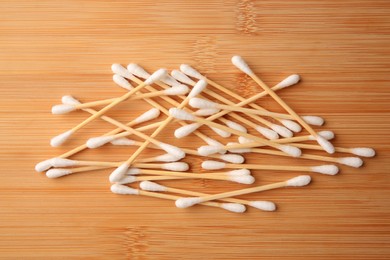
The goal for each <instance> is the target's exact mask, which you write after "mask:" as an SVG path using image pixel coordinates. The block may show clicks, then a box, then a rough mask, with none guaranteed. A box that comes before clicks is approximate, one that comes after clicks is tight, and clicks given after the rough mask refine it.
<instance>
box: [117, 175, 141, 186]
mask: <svg viewBox="0 0 390 260" xmlns="http://www.w3.org/2000/svg"><path fill="white" fill-rule="evenodd" d="M136 180H137V178H136V177H134V176H124V177H123V178H122V179H120V180H119V181H117V182H116V183H117V184H129V183H133V182H135V181H136Z"/></svg>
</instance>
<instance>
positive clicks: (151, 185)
mask: <svg viewBox="0 0 390 260" xmlns="http://www.w3.org/2000/svg"><path fill="white" fill-rule="evenodd" d="M139 187H140V188H141V189H142V190H147V191H158V192H159V191H167V187H165V186H163V185H160V184H157V183H155V182H151V181H142V182H141V183H140V184H139Z"/></svg>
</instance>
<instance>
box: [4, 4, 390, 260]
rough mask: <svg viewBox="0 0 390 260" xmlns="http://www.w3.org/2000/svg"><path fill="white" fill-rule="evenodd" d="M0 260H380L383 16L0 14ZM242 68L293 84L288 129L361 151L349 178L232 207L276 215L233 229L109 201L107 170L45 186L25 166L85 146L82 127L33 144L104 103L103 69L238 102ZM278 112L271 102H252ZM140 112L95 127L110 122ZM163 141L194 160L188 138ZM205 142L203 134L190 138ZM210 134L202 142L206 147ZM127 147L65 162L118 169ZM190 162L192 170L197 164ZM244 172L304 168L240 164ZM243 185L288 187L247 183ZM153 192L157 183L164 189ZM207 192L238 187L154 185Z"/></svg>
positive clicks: (247, 87)
mask: <svg viewBox="0 0 390 260" xmlns="http://www.w3.org/2000/svg"><path fill="white" fill-rule="evenodd" d="M0 10H1V16H0V57H1V58H0V78H1V83H0V84H1V85H0V87H1V95H0V101H1V102H0V106H1V109H0V126H1V127H0V147H1V148H0V149H1V150H0V152H1V157H0V158H1V159H0V162H1V171H2V172H1V175H0V257H1V258H3V259H29V258H36V259H56V258H75V259H94V258H98V259H100V258H102V259H196V258H198V259H257V258H258V259H270V258H275V259H281V258H285V259H354V260H355V259H388V258H389V257H390V225H389V220H390V215H389V214H390V207H389V206H390V200H389V199H390V191H389V184H390V178H389V175H388V174H389V172H390V156H389V154H388V153H389V152H390V139H389V138H390V134H389V133H390V124H389V120H390V106H389V102H390V85H389V75H390V66H389V65H390V64H389V62H390V50H389V46H390V16H389V13H390V2H389V1H386V0H384V1H359V0H356V1H251V0H237V1H231V0H227V1H222V0H208V1H194V2H193V3H191V2H190V1H174V0H171V1H160V2H157V1H38V0H36V1H1V2H0ZM234 54H240V55H241V56H243V57H244V58H245V59H246V60H247V61H248V62H249V63H250V65H251V66H252V67H253V69H254V71H256V72H257V73H258V74H259V75H260V76H261V78H262V79H263V80H264V81H265V82H267V83H269V84H270V85H272V84H275V83H277V82H278V81H280V80H282V79H283V78H284V77H286V76H287V75H289V74H291V73H299V74H300V75H301V76H302V79H303V80H302V82H301V83H300V84H299V85H296V86H294V87H291V88H290V89H286V90H283V91H280V96H281V97H282V98H283V99H284V100H286V101H287V102H288V103H289V104H290V105H291V106H292V107H293V108H294V109H295V110H296V111H297V112H299V113H300V114H311V115H319V116H323V117H324V118H325V119H326V125H325V126H324V127H322V128H318V129H331V130H333V131H335V133H336V134H337V138H336V139H335V141H334V144H335V145H337V146H343V147H358V146H362V147H366V146H367V147H374V148H375V149H376V151H377V153H378V154H377V156H376V157H375V158H374V159H365V165H364V167H362V168H360V169H352V168H349V167H345V166H344V167H341V170H342V172H341V174H339V175H337V176H333V177H332V176H324V175H320V174H312V177H313V183H312V184H311V185H310V186H308V187H307V188H299V189H291V188H290V189H281V190H274V191H270V192H265V193H259V194H251V195H247V196H243V198H246V199H266V200H270V201H274V202H275V203H277V205H278V210H277V211H276V212H261V211H258V210H255V209H249V210H248V212H247V213H245V214H233V213H228V212H225V211H223V210H219V209H215V208H208V207H202V206H197V207H193V208H190V209H186V210H183V209H177V208H175V207H174V205H173V203H172V202H171V201H162V200H157V199H152V198H145V197H131V196H119V195H115V194H112V193H111V192H110V190H109V186H110V185H109V183H108V180H107V177H108V174H109V172H110V171H96V172H90V173H84V174H75V175H74V176H68V177H64V178H61V179H48V178H46V177H45V175H44V174H39V173H36V172H35V171H34V165H35V164H36V163H37V162H39V161H41V160H44V159H47V158H50V157H53V156H56V155H59V154H61V153H62V152H65V151H67V150H69V149H70V148H72V147H74V146H75V145H77V144H81V143H83V142H84V141H85V140H86V138H87V137H91V136H96V135H100V134H102V133H104V132H106V131H107V130H109V129H112V127H111V126H110V125H108V124H107V123H104V122H100V121H96V122H93V123H91V124H90V125H88V126H87V127H86V128H85V129H83V130H82V131H80V132H79V133H78V134H76V135H74V138H73V139H72V140H71V141H70V142H68V143H67V144H66V145H65V146H63V147H61V148H51V147H50V146H49V144H48V143H49V139H50V138H51V137H52V136H54V135H57V134H59V133H61V132H62V131H65V130H66V129H68V128H70V127H71V126H73V125H75V124H76V123H77V122H80V120H82V119H84V118H85V117H86V114H85V113H83V112H77V113H72V114H69V115H63V116H53V115H51V114H50V108H51V106H52V105H53V104H57V103H59V102H60V97H61V96H62V95H65V94H72V95H74V96H76V97H78V98H80V99H81V100H82V101H92V100H96V99H102V98H109V97H115V96H118V95H120V94H122V93H124V91H123V90H122V89H120V88H118V87H117V86H115V84H114V83H112V80H111V77H112V72H111V70H110V66H111V64H112V63H115V62H116V63H122V64H125V65H126V64H128V63H130V62H136V63H139V64H141V65H142V66H144V67H145V68H147V69H148V70H150V71H153V70H155V69H157V68H160V67H166V68H168V69H174V68H178V66H179V65H180V64H181V63H189V64H192V65H194V66H195V67H196V68H197V69H199V70H200V71H202V72H203V73H205V74H207V75H208V76H209V77H210V78H212V79H214V80H216V81H218V82H220V83H221V84H224V85H226V86H228V87H230V88H233V89H235V90H237V91H240V93H241V94H242V95H244V96H246V97H248V96H250V95H251V94H253V93H256V92H258V91H259V88H258V87H257V86H256V85H255V84H254V83H253V82H252V81H251V80H250V79H249V78H248V77H244V76H243V75H242V74H241V73H239V72H238V71H237V69H235V68H234V67H233V66H232V65H231V63H230V58H231V56H232V55H234ZM259 104H262V105H264V106H266V107H269V108H271V109H272V110H273V111H282V110H281V109H280V107H279V106H278V105H277V104H275V103H274V102H273V101H272V100H271V99H269V98H265V99H263V100H262V101H260V102H259ZM148 108H150V106H149V105H147V104H145V103H144V102H137V103H131V102H129V103H127V104H126V105H125V104H124V105H121V106H118V108H116V109H114V110H113V111H111V112H110V113H109V114H110V115H112V116H114V117H115V118H117V119H119V120H121V121H122V122H126V121H129V120H130V118H132V117H134V116H135V115H137V114H139V113H141V112H142V111H144V110H146V109H148ZM176 127H177V125H171V127H170V129H168V130H167V131H164V133H162V135H161V136H163V138H164V140H165V141H167V142H172V143H176V144H177V145H181V146H187V147H196V146H199V145H201V144H202V142H201V141H200V140H199V139H197V138H196V137H194V136H192V137H188V138H185V139H182V140H175V139H174V138H173V136H172V130H173V129H174V128H176ZM205 131H206V132H209V131H207V130H205ZM209 133H211V132H209ZM131 151H133V148H126V147H125V148H117V147H113V146H106V147H104V148H101V149H97V150H93V151H87V152H85V153H82V154H80V155H77V156H76V157H74V158H83V159H90V160H106V161H118V160H124V159H126V158H127V157H128V155H129V153H131ZM194 158H195V157H191V159H188V161H189V160H190V161H191V164H192V167H193V170H194V171H196V170H198V169H199V163H200V162H201V160H200V159H199V158H195V159H194ZM247 162H250V163H255V162H257V163H274V164H286V165H315V164H318V162H314V161H307V160H297V159H293V158H279V157H275V156H254V155H250V156H247ZM254 174H255V176H256V177H257V182H256V184H258V185H261V184H265V183H270V182H274V181H281V180H285V179H288V178H290V177H293V176H295V175H297V174H299V173H293V172H291V173H281V172H273V171H269V172H266V171H257V172H255V173H254ZM167 183H168V182H167ZM170 184H172V186H175V187H185V188H188V189H192V190H197V191H202V192H210V193H216V192H221V191H227V190H233V189H238V188H243V187H244V185H238V184H230V183H226V182H217V181H199V180H194V181H187V182H173V183H172V182H170Z"/></svg>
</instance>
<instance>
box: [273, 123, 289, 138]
mask: <svg viewBox="0 0 390 260" xmlns="http://www.w3.org/2000/svg"><path fill="white" fill-rule="evenodd" d="M271 129H272V130H274V131H275V132H277V133H278V134H279V135H281V136H283V137H287V138H290V137H292V136H293V133H292V132H291V131H290V130H288V129H287V128H286V127H284V126H281V125H276V124H272V125H271Z"/></svg>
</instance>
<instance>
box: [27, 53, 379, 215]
mask: <svg viewBox="0 0 390 260" xmlns="http://www.w3.org/2000/svg"><path fill="white" fill-rule="evenodd" d="M232 63H233V65H234V66H236V67H237V68H238V69H239V70H241V71H242V72H243V73H245V74H246V75H248V76H249V77H250V78H251V79H253V80H254V82H255V83H256V84H257V85H258V86H259V87H260V88H261V89H262V90H263V91H262V92H260V93H257V94H256V95H253V96H252V97H249V98H247V97H242V96H240V95H239V94H237V93H235V92H234V91H232V90H230V89H229V88H226V87H224V86H222V85H220V84H218V83H216V82H214V81H212V80H211V79H209V78H206V77H205V76H203V75H202V74H200V73H199V72H198V71H197V70H195V69H194V68H192V67H191V66H189V65H185V64H183V65H181V66H180V71H179V70H173V71H172V73H171V75H168V74H167V71H166V70H165V69H159V70H157V71H156V72H154V73H153V74H149V73H148V72H146V71H145V70H144V69H143V68H141V67H140V66H139V65H137V64H130V65H128V66H127V69H126V68H125V67H123V66H121V65H119V64H113V65H112V67H111V68H112V71H113V72H114V76H113V81H114V82H115V83H116V84H117V85H119V86H120V87H122V88H124V89H126V93H125V94H124V95H122V96H120V97H116V98H111V99H105V100H98V101H93V102H88V103H81V102H79V101H78V100H77V99H75V98H74V97H72V96H64V97H62V104H60V105H55V106H53V108H52V113H53V114H66V113H69V112H71V111H76V110H83V111H85V112H87V113H89V114H91V115H90V116H89V117H88V118H87V119H85V120H84V121H83V122H81V123H79V124H78V125H76V126H75V127H73V128H72V129H70V130H67V131H65V132H64V133H62V134H60V135H58V136H56V137H54V138H52V139H51V142H50V144H51V145H52V146H53V147H58V146H60V145H62V144H63V143H65V142H66V141H67V140H68V139H69V138H70V137H71V136H72V135H73V134H75V133H76V132H77V131H79V130H80V129H82V128H83V127H84V126H85V125H87V124H88V123H90V122H92V121H93V120H95V119H97V118H100V119H102V120H104V121H107V122H108V123H110V124H112V125H113V126H115V127H116V128H115V129H114V130H112V131H110V132H107V133H105V134H104V135H102V136H98V137H92V138H90V139H88V140H87V141H86V143H85V144H83V145H80V146H78V147H76V148H74V149H72V150H70V151H68V152H66V153H64V154H62V155H59V156H57V157H55V158H51V159H48V160H45V161H42V162H40V163H38V164H37V165H36V167H35V169H36V171H38V172H44V171H46V176H47V177H48V178H58V177H62V176H66V175H70V174H73V173H78V172H86V171H93V170H100V169H108V168H114V170H113V171H112V173H111V175H110V176H109V181H110V183H112V186H111V191H112V192H113V193H116V194H124V195H142V196H149V197H156V198H160V199H167V200H174V201H175V204H176V206H177V207H179V208H187V207H190V206H193V205H195V204H202V205H205V206H212V207H219V208H223V209H225V210H228V211H232V212H236V213H241V212H244V211H245V210H246V206H250V207H255V208H257V209H260V210H264V211H273V210H275V209H276V206H275V204H274V203H273V202H270V201H262V200H261V201H249V200H244V199H238V198H234V197H237V196H240V195H244V194H249V193H255V192H264V191H267V190H271V189H278V188H283V187H301V186H306V185H308V184H309V183H310V181H311V177H310V176H309V175H299V176H296V177H294V178H291V179H288V180H285V181H281V182H277V183H272V184H267V185H262V186H253V185H252V186H251V187H250V188H246V189H237V190H233V191H226V192H224V193H218V194H205V193H200V192H195V191H189V190H186V189H178V188H173V187H168V186H163V185H161V184H158V183H155V182H152V181H164V180H172V181H174V182H175V183H180V181H182V180H188V179H210V180H217V181H230V182H235V183H239V184H246V185H251V184H253V183H254V181H255V178H254V177H253V176H252V173H253V172H254V171H270V170H273V171H294V172H295V171H296V172H312V173H320V174H326V175H335V174H337V173H338V172H339V168H338V167H337V166H336V165H334V164H325V165H323V164H320V165H315V166H288V165H281V164H272V165H268V164H245V163H244V161H245V158H244V155H245V154H246V153H253V154H266V155H277V156H283V157H294V158H296V159H306V160H314V161H322V162H330V163H335V164H343V165H347V166H350V167H355V168H358V167H360V166H361V165H362V164H363V161H362V159H360V158H359V157H357V156H360V157H373V156H374V155H375V151H374V150H373V149H371V148H342V147H334V146H333V145H332V143H331V142H330V140H331V139H333V137H334V134H333V132H331V131H319V132H317V131H315V130H314V129H313V127H312V126H317V127H318V126H321V125H323V123H324V120H323V119H322V118H321V117H318V116H307V115H298V114H297V113H296V112H295V111H294V110H293V109H292V108H291V107H290V106H289V105H288V104H287V103H286V102H285V101H284V100H283V99H281V98H280V96H278V95H277V94H276V91H280V90H281V89H283V88H287V87H289V86H292V85H294V84H296V83H298V82H299V79H300V78H299V76H298V75H295V74H294V75H291V76H288V77H287V78H286V79H284V80H282V81H281V82H280V83H279V84H277V85H275V86H274V87H268V86H267V85H266V84H265V83H264V82H263V81H262V80H261V79H260V78H259V77H258V76H257V75H256V74H255V73H254V72H253V71H252V70H251V69H250V67H249V66H248V64H247V63H246V62H245V61H244V60H243V59H242V58H241V57H239V56H234V57H233V58H232ZM131 82H132V83H133V84H135V85H136V86H133V85H132V84H131ZM157 88H158V89H157ZM218 91H219V92H222V93H224V95H220V94H218ZM172 96H174V97H172ZM206 96H207V97H206ZM226 96H228V97H229V98H226ZM264 96H270V97H272V98H273V100H274V101H276V103H278V104H279V105H280V106H281V107H282V108H283V109H284V111H286V113H276V112H271V111H268V110H266V109H265V108H263V107H261V106H260V105H259V104H257V103H256V101H257V100H259V99H260V98H262V97H264ZM210 98H212V99H213V101H212V100H210ZM129 100H144V101H145V102H147V103H148V104H150V105H151V106H152V108H151V109H150V110H148V111H146V112H145V113H143V114H141V115H139V116H138V117H136V118H135V119H132V120H131V121H130V122H128V123H122V122H120V121H118V120H116V119H114V118H112V117H109V116H107V115H106V113H107V111H109V110H110V109H111V108H113V107H115V106H117V105H121V104H124V105H128V106H131V102H129V103H126V102H128V101H129ZM161 100H164V101H165V102H167V103H169V104H170V105H169V107H166V105H165V106H164V105H162V103H161V102H159V101H161ZM177 100H179V101H177ZM235 100H238V102H237V101H235ZM96 106H103V108H102V109H100V110H94V109H93V107H96ZM194 108H196V109H198V110H196V111H194ZM161 114H164V116H162V115H161ZM225 115H228V116H229V118H231V119H227V118H226V117H224V116H225ZM159 117H164V118H163V119H162V120H160V121H156V120H157V119H158V118H159ZM248 118H250V119H248ZM232 119H233V120H234V121H233V120H232ZM152 121H153V123H152ZM145 122H149V124H148V125H145V126H142V127H138V128H134V126H136V125H138V124H141V123H145ZM173 123H175V124H177V123H179V124H180V125H181V127H180V128H177V129H176V130H175V131H174V133H173V134H174V136H175V137H176V138H184V137H186V136H189V135H191V134H193V135H195V136H197V137H198V138H200V140H202V141H203V142H204V144H205V145H204V146H201V147H185V148H184V147H177V146H175V145H173V144H169V143H165V142H162V141H160V140H162V139H163V136H159V134H160V133H161V131H162V130H163V129H165V128H166V127H167V126H168V125H170V124H173ZM244 125H245V126H244ZM202 126H205V127H208V128H210V129H211V130H212V131H213V132H215V136H210V135H206V134H205V133H202V131H201V127H202ZM247 127H249V128H250V129H251V131H249V130H248V129H247ZM150 129H154V131H153V133H152V134H150V135H147V134H145V133H144V132H145V131H146V130H150ZM302 129H305V130H306V131H307V134H306V135H299V136H294V133H298V132H300V131H302ZM130 135H132V136H135V137H136V138H138V139H139V140H138V141H137V140H133V139H129V138H128V136H130ZM232 135H233V136H236V137H237V142H227V143H223V140H224V138H228V137H231V136H232ZM310 141H314V142H317V144H307V143H303V142H310ZM106 144H110V145H120V146H135V147H137V149H136V150H135V151H134V153H132V154H131V156H130V157H129V158H128V159H127V160H126V161H120V162H104V161H81V160H72V159H69V158H70V157H71V156H72V155H74V154H76V153H80V152H81V151H83V150H86V149H96V148H99V147H102V146H104V145H106ZM149 149H154V150H162V151H164V152H163V153H162V154H161V155H158V156H154V157H149V158H144V157H142V158H141V157H140V155H141V154H142V153H143V152H144V153H145V151H147V150H149ZM301 149H304V150H305V153H302V151H301ZM311 150H317V151H324V152H325V153H327V154H334V153H335V152H339V153H349V154H354V155H357V156H353V157H335V156H333V155H332V156H331V155H318V154H311V153H310V151H311ZM186 155H190V156H198V157H203V158H204V161H203V163H202V164H201V166H202V168H203V169H204V170H205V171H206V172H203V171H202V172H189V171H190V168H191V167H190V165H189V164H188V163H186V162H181V161H180V160H181V159H183V158H185V157H186ZM251 171H252V172H251ZM136 182H140V184H139V187H140V188H139V189H136V188H132V187H130V186H129V184H132V183H136ZM222 185H223V184H222ZM222 185H221V187H223V186H222Z"/></svg>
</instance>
